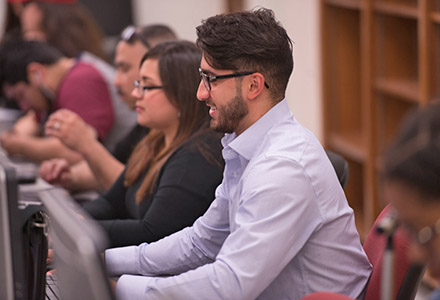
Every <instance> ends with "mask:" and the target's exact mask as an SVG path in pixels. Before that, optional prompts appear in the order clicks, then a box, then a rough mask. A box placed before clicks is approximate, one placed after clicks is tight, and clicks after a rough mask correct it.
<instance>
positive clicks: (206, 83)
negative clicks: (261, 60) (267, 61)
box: [199, 68, 269, 91]
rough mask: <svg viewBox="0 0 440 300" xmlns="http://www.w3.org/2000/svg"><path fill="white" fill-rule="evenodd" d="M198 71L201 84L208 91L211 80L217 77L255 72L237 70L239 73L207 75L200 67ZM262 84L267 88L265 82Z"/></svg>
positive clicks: (224, 77)
mask: <svg viewBox="0 0 440 300" xmlns="http://www.w3.org/2000/svg"><path fill="white" fill-rule="evenodd" d="M199 73H200V77H201V78H202V81H203V85H204V86H205V88H206V89H207V90H208V91H211V82H215V81H216V80H219V79H226V78H234V77H242V76H247V75H251V74H253V73H255V71H254V72H239V73H232V74H226V75H208V74H206V73H205V72H203V71H202V69H201V68H199ZM264 86H265V87H266V88H269V85H268V84H267V83H266V82H264Z"/></svg>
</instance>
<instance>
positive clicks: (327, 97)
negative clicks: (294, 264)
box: [321, 0, 440, 237]
mask: <svg viewBox="0 0 440 300" xmlns="http://www.w3.org/2000/svg"><path fill="white" fill-rule="evenodd" d="M431 1H432V2H431ZM321 6H322V7H321V11H322V21H323V22H322V62H323V108H324V109H323V114H324V115H323V119H324V122H323V125H324V146H325V147H326V148H328V149H331V150H334V151H336V152H338V153H340V154H341V155H342V156H344V157H345V158H346V159H347V160H348V162H349V165H350V177H349V180H348V184H347V186H346V189H345V192H346V195H347V199H348V201H349V203H350V205H352V207H353V209H354V210H355V215H356V225H357V226H358V230H359V231H360V234H361V237H362V236H365V234H366V231H364V229H365V230H368V229H369V228H370V227H371V225H372V224H373V222H374V220H375V218H376V217H377V215H378V214H379V212H380V210H381V209H382V207H383V205H384V203H385V202H384V199H382V198H381V195H382V192H381V185H380V171H381V170H380V158H381V156H382V155H383V154H384V153H386V150H387V148H388V147H389V145H390V143H391V142H392V141H393V140H394V138H395V134H396V132H397V130H398V128H400V125H401V122H402V121H403V119H404V118H405V117H406V116H407V114H408V113H409V112H410V111H411V110H413V109H416V108H418V107H420V106H423V105H425V104H426V103H428V102H429V101H433V100H434V99H438V98H440V85H439V84H438V83H439V82H440V58H439V53H440V0H435V2H434V1H433V0H427V1H426V0H425V1H419V0H357V1H356V0H321ZM352 169H353V172H352Z"/></svg>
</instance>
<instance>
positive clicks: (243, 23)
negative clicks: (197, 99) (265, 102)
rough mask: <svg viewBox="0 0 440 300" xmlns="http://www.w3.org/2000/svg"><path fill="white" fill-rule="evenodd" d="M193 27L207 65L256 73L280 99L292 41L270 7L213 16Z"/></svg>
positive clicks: (289, 65)
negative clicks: (262, 77)
mask: <svg viewBox="0 0 440 300" xmlns="http://www.w3.org/2000/svg"><path fill="white" fill-rule="evenodd" d="M196 30H197V46H198V47H199V48H200V49H201V50H202V51H203V54H204V57H205V59H206V61H207V63H208V64H209V65H210V66H211V67H213V68H215V69H220V70H233V71H255V72H260V73H261V74H263V76H264V78H265V81H266V83H267V84H268V85H269V87H270V88H269V91H270V94H271V97H272V98H273V99H275V100H276V101H279V100H281V99H282V98H284V95H285V90H286V87H287V83H288V81H289V77H290V75H291V73H292V70H293V56H292V41H291V40H290V38H289V36H288V35H287V32H286V30H285V29H284V28H283V27H282V26H281V24H280V23H279V22H278V21H277V20H276V19H275V17H274V13H273V11H272V10H269V9H265V8H259V9H256V10H252V11H246V12H235V13H228V14H221V15H217V16H214V17H211V18H208V19H206V20H204V21H203V22H202V25H200V26H198V27H197V28H196Z"/></svg>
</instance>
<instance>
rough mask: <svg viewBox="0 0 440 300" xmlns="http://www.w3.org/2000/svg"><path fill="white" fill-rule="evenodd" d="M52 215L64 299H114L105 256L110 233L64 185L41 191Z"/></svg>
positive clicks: (51, 236) (52, 237)
mask: <svg viewBox="0 0 440 300" xmlns="http://www.w3.org/2000/svg"><path fill="white" fill-rule="evenodd" d="M38 194H39V197H40V200H41V201H42V203H43V206H44V208H45V210H46V212H47V214H48V215H49V240H50V241H51V246H52V247H53V249H54V256H55V268H56V273H55V274H56V277H57V286H58V290H59V293H60V296H61V299H63V300H70V299H72V300H73V299H114V296H113V293H112V290H111V288H110V283H109V279H108V276H107V274H106V271H105V267H104V263H103V260H102V257H101V254H102V252H103V251H104V250H105V249H106V246H107V245H108V240H107V236H106V235H105V233H104V232H103V230H102V228H101V227H99V225H98V224H97V223H96V222H95V221H94V220H92V219H91V218H89V217H88V216H87V215H86V214H85V213H84V212H83V210H82V209H81V207H80V206H79V205H78V204H77V203H76V202H75V201H74V200H73V199H72V198H71V196H70V195H69V194H68V193H67V192H66V191H65V190H63V189H61V188H54V189H50V190H45V191H41V192H39V193H38Z"/></svg>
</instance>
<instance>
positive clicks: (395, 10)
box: [373, 2, 418, 19]
mask: <svg viewBox="0 0 440 300" xmlns="http://www.w3.org/2000/svg"><path fill="white" fill-rule="evenodd" d="M373 8H374V10H375V11H376V12H378V13H381V14H387V15H390V16H396V17H403V18H411V19H416V18H417V16H418V12H417V7H415V6H410V5H408V4H401V3H397V2H374V6H373Z"/></svg>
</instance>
